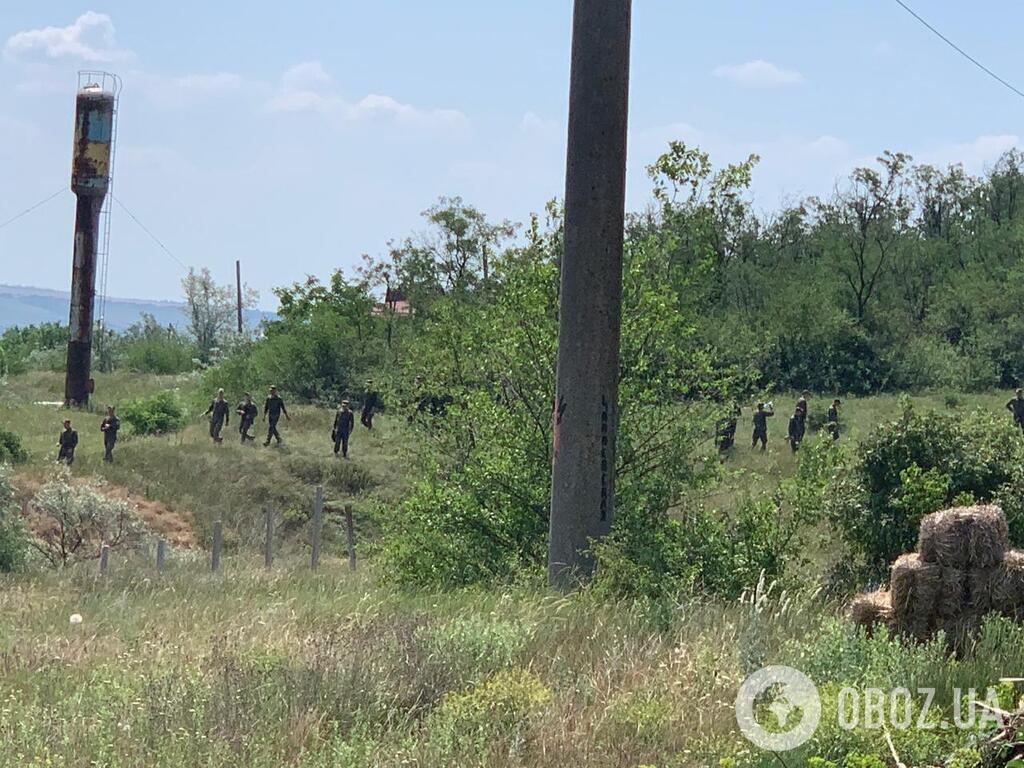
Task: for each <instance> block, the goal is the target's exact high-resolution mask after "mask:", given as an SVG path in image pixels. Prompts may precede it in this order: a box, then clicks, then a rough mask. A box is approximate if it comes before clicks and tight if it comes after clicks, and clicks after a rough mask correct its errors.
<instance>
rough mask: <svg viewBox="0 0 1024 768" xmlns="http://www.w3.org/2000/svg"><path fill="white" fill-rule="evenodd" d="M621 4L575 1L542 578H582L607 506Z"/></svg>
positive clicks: (618, 218)
mask: <svg viewBox="0 0 1024 768" xmlns="http://www.w3.org/2000/svg"><path fill="white" fill-rule="evenodd" d="M630 15H631V0H575V5H574V10H573V30H572V74H571V78H570V89H569V147H568V156H567V162H566V174H565V255H564V257H563V260H562V289H561V310H560V314H559V327H558V374H557V385H556V392H555V412H554V421H555V424H554V462H553V466H552V473H551V538H550V548H549V552H548V576H549V579H550V582H551V584H552V585H553V586H556V587H561V588H566V587H571V586H573V585H574V584H575V583H576V582H577V581H578V580H579V579H580V578H581V577H585V576H587V575H589V573H590V572H591V570H592V569H593V562H592V561H591V559H590V558H589V557H588V556H587V555H586V550H587V549H588V547H589V546H590V542H591V540H592V539H597V538H600V537H602V536H604V535H606V534H607V533H608V532H609V531H610V529H611V524H612V510H613V502H614V497H615V432H616V427H617V425H618V376H619V329H620V325H621V314H622V310H621V307H622V238H623V229H624V219H625V195H626V127H627V117H628V112H629V36H630Z"/></svg>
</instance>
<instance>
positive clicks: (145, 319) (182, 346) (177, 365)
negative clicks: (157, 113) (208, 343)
mask: <svg viewBox="0 0 1024 768" xmlns="http://www.w3.org/2000/svg"><path fill="white" fill-rule="evenodd" d="M119 346H120V350H119V351H120V355H119V357H120V360H119V362H120V364H121V367H123V368H125V369H127V370H128V371H134V372H136V373H140V374H163V375H167V374H180V373H186V372H188V371H191V370H193V369H194V368H195V364H194V362H193V360H194V358H195V357H196V356H197V350H196V345H195V344H193V343H191V342H190V341H189V340H188V339H187V338H186V337H184V336H182V335H181V334H179V333H177V332H176V331H175V330H174V328H173V327H171V328H162V327H161V326H159V325H158V324H157V322H156V319H155V318H154V317H153V316H152V315H144V314H143V315H142V319H141V321H140V322H139V323H137V324H136V325H134V326H132V327H131V328H129V329H128V331H127V332H126V333H125V335H124V336H123V337H121V339H120V344H119Z"/></svg>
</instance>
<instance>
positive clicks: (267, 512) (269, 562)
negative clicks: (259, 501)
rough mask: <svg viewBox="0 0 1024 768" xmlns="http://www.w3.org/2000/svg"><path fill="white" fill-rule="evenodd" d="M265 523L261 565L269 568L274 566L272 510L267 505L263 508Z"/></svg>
mask: <svg viewBox="0 0 1024 768" xmlns="http://www.w3.org/2000/svg"><path fill="white" fill-rule="evenodd" d="M263 517H264V521H265V525H264V529H265V533H264V535H265V537H266V539H265V541H264V542H263V565H264V566H265V567H266V568H268V569H269V568H270V567H271V566H273V565H274V509H273V507H271V506H270V505H269V504H266V505H264V507H263Z"/></svg>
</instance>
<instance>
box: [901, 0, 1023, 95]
mask: <svg viewBox="0 0 1024 768" xmlns="http://www.w3.org/2000/svg"><path fill="white" fill-rule="evenodd" d="M896 2H897V3H898V4H899V6H900V7H901V8H902V9H903V10H905V11H906V12H907V13H909V14H910V15H911V16H913V17H914V18H915V19H917V20H918V21H919V22H921V23H922V24H923V25H924V26H925V27H927V28H928V29H929V30H931V32H932V33H933V34H934V35H935V36H936V37H938V38H939V39H940V40H942V41H943V42H944V43H945V44H946V45H948V46H949V47H950V48H952V49H953V50H954V51H956V52H957V53H959V54H960V55H961V56H963V57H964V58H965V59H967V60H968V61H969V62H971V63H972V64H973V65H974V66H976V67H977V68H978V69H980V70H981V71H982V72H984V73H985V74H987V75H988V76H989V77H992V78H994V79H995V80H997V81H998V82H999V83H1002V84H1003V85H1005V86H1006V87H1007V88H1009V89H1010V90H1011V91H1013V92H1014V93H1016V94H1017V95H1018V96H1020V97H1021V98H1022V99H1024V91H1021V90H1020V89H1019V88H1017V87H1016V86H1014V85H1012V84H1011V83H1008V82H1007V81H1006V80H1004V79H1003V78H1001V77H1000V76H999V75H997V74H996V73H995V72H993V71H992V70H991V69H989V68H988V67H986V66H985V65H984V64H982V63H981V62H980V61H978V60H977V59H976V58H974V57H973V56H971V54H969V53H968V52H967V51H965V50H964V49H963V48H961V47H960V46H959V45H957V44H956V43H954V42H953V41H952V40H950V39H949V38H948V37H946V36H945V35H944V34H942V33H941V32H939V30H937V29H936V28H935V27H933V26H932V25H931V24H929V23H928V22H927V21H925V20H924V19H922V18H921V17H920V16H918V15H917V13H916V12H915V11H914V9H913V8H911V7H910V6H909V5H907V4H906V3H905V2H903V0H896Z"/></svg>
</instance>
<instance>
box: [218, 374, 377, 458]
mask: <svg viewBox="0 0 1024 768" xmlns="http://www.w3.org/2000/svg"><path fill="white" fill-rule="evenodd" d="M366 385H367V390H366V396H365V397H364V398H363V410H362V413H361V414H360V418H359V420H360V423H362V425H363V426H364V427H366V428H367V429H373V414H374V411H375V410H376V409H377V408H378V407H379V405H380V397H379V395H378V394H377V393H376V392H375V391H374V390H373V382H372V381H368V382H366ZM230 411H231V408H230V405H229V403H228V400H227V398H226V397H225V396H224V390H223V389H218V390H217V394H216V395H215V396H214V398H213V400H211V401H210V406H209V407H208V408H207V409H206V411H205V412H204V414H203V415H204V416H208V417H209V419H210V437H211V438H212V439H213V442H215V443H222V442H224V438H223V437H221V432H222V431H223V429H224V427H226V426H228V423H229V421H230V418H231V417H230ZM235 414H236V415H237V416H238V418H239V425H238V431H239V433H240V435H241V440H242V442H243V443H246V442H249V441H253V440H255V439H256V438H255V437H254V436H253V435H251V434H249V430H250V429H252V427H253V425H254V424H255V423H256V419H257V417H258V416H259V408H258V407H257V406H256V404H255V403H254V402H253V400H252V395H250V394H249V393H248V392H246V393H245V395H244V396H243V398H242V402H240V403H239V404H238V406H237V407H236V408H235ZM282 416H284V417H285V419H287V420H289V421H291V416H289V415H288V409H287V408H286V407H285V404H284V400H283V399H282V398H281V395H280V394H279V393H278V391H277V387H271V388H270V394H269V395H268V396H267V399H266V401H265V402H264V404H263V419H264V421H266V422H267V439H266V440H265V441H264V442H263V445H264V446H268V445H270V441H271V440H276V441H277V443H276V444H277V445H280V444H281V442H282V440H281V433H280V432H278V429H277V425H278V423H279V422H280V421H281V417H282ZM354 429H355V414H354V413H353V411H352V408H351V405H350V403H349V401H348V400H342V401H341V405H340V406H339V407H338V410H337V412H336V413H335V415H334V425H333V427H332V428H331V442H332V443H333V444H334V453H335V455H341V456H342V457H344V458H348V443H349V438H351V436H352V432H353V430H354Z"/></svg>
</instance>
